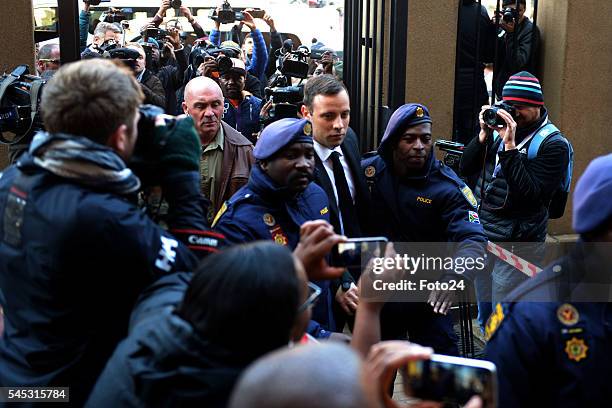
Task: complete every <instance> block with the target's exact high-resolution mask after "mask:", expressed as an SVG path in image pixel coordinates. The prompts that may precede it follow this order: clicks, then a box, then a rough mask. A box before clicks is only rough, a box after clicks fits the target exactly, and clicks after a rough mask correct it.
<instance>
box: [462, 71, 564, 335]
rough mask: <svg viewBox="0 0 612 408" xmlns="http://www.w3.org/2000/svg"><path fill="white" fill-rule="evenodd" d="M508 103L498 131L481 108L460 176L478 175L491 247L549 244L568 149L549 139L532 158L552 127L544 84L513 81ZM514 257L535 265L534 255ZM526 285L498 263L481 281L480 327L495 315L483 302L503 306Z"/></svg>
mask: <svg viewBox="0 0 612 408" xmlns="http://www.w3.org/2000/svg"><path fill="white" fill-rule="evenodd" d="M503 102H504V103H505V104H506V106H505V107H504V108H503V109H501V108H500V109H499V110H498V111H497V115H496V116H495V119H496V120H499V121H500V122H501V123H503V124H501V125H499V126H491V125H490V124H487V123H485V121H484V119H483V114H484V113H485V111H487V110H488V109H489V108H490V107H489V106H483V107H482V110H481V112H480V116H479V119H480V133H479V134H478V137H475V138H474V139H473V140H472V141H471V142H470V143H469V144H468V145H467V146H466V147H465V150H464V154H463V157H462V159H461V164H460V172H461V174H462V175H463V176H472V175H474V176H475V175H479V178H478V181H477V183H476V189H475V194H476V198H477V200H478V202H479V204H480V205H479V217H480V222H481V223H482V226H483V227H484V230H485V233H486V235H487V238H488V239H489V241H495V242H533V243H540V242H544V240H545V238H546V230H547V224H548V216H549V211H548V209H549V205H550V203H551V199H552V197H553V193H554V192H555V191H556V190H557V189H558V188H559V186H561V183H562V181H563V179H564V175H565V174H566V170H567V168H568V160H569V158H568V157H569V150H568V149H569V148H568V144H567V143H566V142H565V140H564V138H563V135H562V134H561V133H558V134H556V136H553V134H552V133H549V134H547V136H543V137H544V140H543V141H541V145H540V146H539V150H538V151H537V155H536V156H535V157H531V155H530V154H528V152H529V149H530V146H531V144H532V143H533V141H534V140H537V139H538V137H537V136H541V134H540V131H541V130H544V127H545V126H546V125H548V124H549V123H550V121H549V118H548V111H547V110H546V108H545V107H544V96H543V95H542V89H541V87H540V82H539V81H538V79H537V78H536V77H535V76H533V75H531V74H530V73H529V72H524V71H523V72H519V73H517V74H515V75H513V76H511V77H510V79H509V80H508V82H507V83H506V85H505V86H504V90H503ZM508 111H512V114H511V113H509V112H508ZM494 131H495V132H494ZM483 163H484V170H483V168H482V166H483ZM483 189H484V191H483ZM535 247H537V245H536V246H535ZM513 252H515V253H517V255H518V256H522V257H523V256H525V257H528V258H527V259H528V260H529V259H531V260H533V255H534V252H535V251H533V250H530V251H528V252H527V251H526V252H525V254H521V252H518V251H516V250H515V251H513ZM526 279H527V276H526V275H524V274H523V273H521V272H520V271H518V270H517V269H515V268H513V267H511V266H510V265H508V264H507V263H505V262H504V261H502V260H500V259H495V264H494V266H493V272H492V274H491V276H490V277H489V276H484V275H483V274H480V275H479V276H476V294H477V296H478V299H479V309H480V310H479V321H480V323H481V325H483V323H484V322H486V320H487V318H488V316H489V314H490V313H491V309H490V308H491V305H490V304H487V303H481V300H487V301H489V300H491V301H492V302H493V303H497V302H500V301H501V300H502V299H503V298H505V297H506V295H507V294H508V293H509V292H510V291H511V290H512V289H513V288H515V287H516V286H517V285H518V284H520V283H521V282H523V281H524V280H526Z"/></svg>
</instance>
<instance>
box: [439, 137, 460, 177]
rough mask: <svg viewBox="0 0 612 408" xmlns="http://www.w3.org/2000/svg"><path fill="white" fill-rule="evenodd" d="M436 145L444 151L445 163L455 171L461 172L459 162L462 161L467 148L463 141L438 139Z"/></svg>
mask: <svg viewBox="0 0 612 408" xmlns="http://www.w3.org/2000/svg"><path fill="white" fill-rule="evenodd" d="M436 147H437V148H438V149H440V150H441V151H443V152H444V159H443V162H444V164H446V165H447V166H448V167H450V168H451V169H453V170H454V171H455V173H457V174H459V163H460V162H461V157H462V156H463V150H464V149H465V146H464V145H463V143H458V142H451V141H450V140H438V141H436Z"/></svg>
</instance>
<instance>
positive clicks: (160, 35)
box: [145, 27, 170, 41]
mask: <svg viewBox="0 0 612 408" xmlns="http://www.w3.org/2000/svg"><path fill="white" fill-rule="evenodd" d="M145 34H146V36H147V38H155V39H156V40H157V41H166V36H168V35H170V33H169V32H168V31H166V30H164V29H162V28H157V27H149V28H147V29H146V30H145Z"/></svg>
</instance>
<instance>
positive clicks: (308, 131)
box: [304, 122, 312, 136]
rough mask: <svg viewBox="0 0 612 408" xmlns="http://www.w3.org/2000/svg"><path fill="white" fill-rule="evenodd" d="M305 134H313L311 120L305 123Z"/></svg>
mask: <svg viewBox="0 0 612 408" xmlns="http://www.w3.org/2000/svg"><path fill="white" fill-rule="evenodd" d="M304 134H305V135H306V136H310V135H311V134H312V125H311V124H310V122H308V123H306V124H305V125H304Z"/></svg>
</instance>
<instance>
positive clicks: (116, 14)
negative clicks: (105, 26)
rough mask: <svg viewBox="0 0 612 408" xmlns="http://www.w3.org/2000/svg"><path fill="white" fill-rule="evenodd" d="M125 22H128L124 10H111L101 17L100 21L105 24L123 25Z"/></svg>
mask: <svg viewBox="0 0 612 408" xmlns="http://www.w3.org/2000/svg"><path fill="white" fill-rule="evenodd" d="M123 20H128V16H127V14H126V13H125V12H124V10H123V9H113V8H110V9H108V10H107V11H105V12H104V13H102V15H101V16H100V21H102V22H105V23H121V22H122V21H123Z"/></svg>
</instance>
